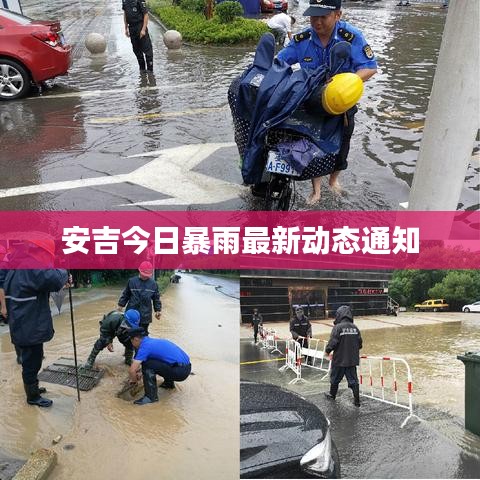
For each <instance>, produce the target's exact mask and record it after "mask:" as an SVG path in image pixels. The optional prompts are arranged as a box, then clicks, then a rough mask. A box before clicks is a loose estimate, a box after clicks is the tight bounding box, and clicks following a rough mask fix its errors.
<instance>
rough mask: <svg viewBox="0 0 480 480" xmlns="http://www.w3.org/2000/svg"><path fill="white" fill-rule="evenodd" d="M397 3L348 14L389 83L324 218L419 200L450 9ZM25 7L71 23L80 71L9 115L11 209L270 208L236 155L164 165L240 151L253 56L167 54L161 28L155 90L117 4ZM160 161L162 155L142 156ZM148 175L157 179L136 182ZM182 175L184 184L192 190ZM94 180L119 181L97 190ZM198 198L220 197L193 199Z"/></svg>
mask: <svg viewBox="0 0 480 480" xmlns="http://www.w3.org/2000/svg"><path fill="white" fill-rule="evenodd" d="M395 3H396V2H395V1H393V0H384V1H381V2H375V3H369V4H363V3H361V4H360V3H352V2H345V6H344V15H345V17H346V19H347V20H348V21H350V22H351V23H353V24H355V25H356V26H358V27H359V28H361V29H362V30H363V32H364V33H365V36H366V38H367V39H368V41H369V43H370V44H371V45H372V47H373V49H374V51H375V53H376V55H377V57H378V61H379V65H380V72H379V73H378V74H377V75H376V76H375V77H374V78H373V79H372V80H371V81H369V82H368V83H367V84H366V90H365V94H364V97H363V99H362V102H361V108H360V112H359V114H358V115H357V127H356V131H355V134H354V138H353V141H352V149H351V153H350V166H349V169H348V170H347V171H346V172H344V173H342V175H341V182H342V184H343V186H344V188H345V193H344V195H342V196H333V195H332V194H331V193H330V192H328V191H327V189H326V188H325V189H324V198H323V200H322V203H321V206H320V208H322V209H348V210H350V209H366V210H375V209H397V208H398V204H399V202H402V201H406V200H407V199H408V193H409V185H410V184H411V181H412V178H413V172H414V167H415V161H416V157H417V154H418V149H419V146H420V140H421V136H422V126H423V121H424V117H425V111H426V108H427V103H428V97H429V94H430V90H431V86H432V79H433V74H434V71H435V64H436V59H437V55H438V50H439V46H440V41H441V36H442V31H443V25H444V21H445V17H446V11H445V10H443V9H441V8H439V5H438V4H437V5H426V4H416V5H412V6H411V7H409V8H397V7H396V6H395ZM305 4H306V0H301V2H300V5H299V6H293V7H292V8H291V13H292V14H294V15H296V16H297V19H298V23H297V29H300V28H301V27H303V26H304V25H305V23H306V19H305V18H303V17H301V12H302V11H303V9H304V8H305ZM23 8H24V12H25V13H26V14H27V15H30V16H32V17H37V18H40V17H41V18H46V17H48V18H53V17H55V18H57V17H58V18H60V19H61V21H62V25H63V29H64V32H65V36H66V38H67V40H68V41H69V42H70V43H72V44H73V45H74V50H73V58H74V63H73V66H72V68H71V70H70V75H69V76H68V77H63V78H59V79H57V80H55V82H54V85H55V86H54V88H52V89H51V90H49V91H47V92H45V94H44V95H43V96H42V97H39V98H38V97H37V98H29V99H24V100H21V101H18V102H13V103H9V104H5V103H3V104H2V105H0V109H1V110H0V134H1V148H0V168H1V170H2V172H3V173H2V176H1V178H0V189H4V190H0V208H1V209H3V210H7V209H39V210H44V209H45V210H52V209H72V210H76V209H93V210H96V209H108V210H110V209H130V208H133V209H139V208H145V209H154V210H155V209H161V208H170V209H171V208H181V209H183V208H188V207H190V206H193V208H208V209H215V208H220V209H251V208H260V207H261V205H259V204H258V203H256V202H255V201H254V200H253V199H252V197H251V196H250V194H248V193H247V192H245V191H244V190H243V189H242V188H239V186H238V185H239V184H240V183H241V178H240V174H239V170H238V153H237V151H236V148H235V147H232V146H226V147H224V148H220V149H217V150H214V149H213V150H212V149H209V148H207V149H206V150H205V151H202V152H200V154H199V155H197V156H196V158H195V159H194V160H189V161H187V159H191V157H192V153H191V151H190V150H186V151H184V150H180V151H178V152H177V153H176V155H177V157H178V158H179V165H172V164H171V163H169V162H168V161H167V160H165V159H164V158H163V157H162V156H161V154H160V153H158V152H159V151H163V150H165V149H168V148H174V147H181V146H184V145H194V144H202V145H204V146H205V145H207V144H211V143H220V144H224V143H225V144H228V143H229V142H232V141H233V131H232V122H231V118H230V114H229V110H228V106H227V99H226V91H227V88H228V85H229V83H230V82H231V80H232V79H233V78H234V77H235V76H236V75H238V74H239V73H240V72H241V71H242V69H243V68H244V67H245V66H246V65H247V64H248V63H249V62H250V61H251V59H252V55H253V49H252V48H248V47H225V48H219V47H207V46H188V47H187V46H185V47H184V48H183V49H182V51H181V52H168V51H167V50H166V48H165V47H164V45H163V42H162V38H161V30H160V28H159V27H158V25H156V24H155V23H154V22H150V26H149V28H150V31H151V36H152V40H153V44H154V54H155V57H154V73H155V80H152V79H150V80H147V79H145V78H141V77H140V76H139V74H138V71H137V65H136V61H135V58H134V56H133V53H132V51H131V46H130V42H129V39H128V38H126V37H125V36H124V34H123V19H122V12H121V5H120V3H119V2H114V3H111V2H106V1H105V0H101V1H100V2H93V1H92V0H82V1H73V2H66V1H65V0H54V1H52V2H46V1H45V0H25V1H24V2H23ZM91 31H96V32H99V33H103V34H104V35H106V36H107V40H108V46H107V54H106V55H100V56H98V57H91V56H90V55H89V54H88V52H87V51H86V50H85V48H84V47H83V42H84V38H85V36H86V35H87V33H89V32H91ZM149 152H157V153H154V154H151V155H150V156H140V157H139V156H133V155H139V154H140V155H141V154H148V153H149ZM155 159H158V161H157V162H156V163H152V164H149V162H152V161H154V160H155ZM478 159H479V157H478V155H477V156H476V157H474V158H473V159H472V162H471V164H470V165H469V167H468V172H467V177H466V182H465V188H464V190H463V193H462V197H461V199H460V203H459V207H460V208H464V209H476V208H478V207H479V205H480V200H479V185H480V180H479V179H480V164H479V163H478V162H479V160H478ZM142 166H146V172H143V171H139V170H138V169H139V168H140V167H142ZM12 167H13V168H12ZM132 172H136V175H135V176H131V175H129V176H127V177H120V175H122V174H124V175H126V174H131V173H132ZM116 175H118V176H119V177H118V178H117V177H115V176H116ZM175 175H177V177H178V178H183V179H184V181H186V183H184V188H182V189H181V191H180V187H177V186H178V185H179V181H176V180H175ZM146 176H148V177H151V178H149V180H150V181H147V180H145V177H146ZM112 177H115V178H114V179H113V180H112ZM92 178H102V179H107V181H105V182H103V180H102V181H100V183H98V182H93V183H92V182H91V181H90V183H89V180H91V179H92ZM72 181H73V182H76V183H62V182H72ZM102 182H103V183H102ZM37 185H45V187H44V188H43V189H42V188H40V189H35V188H33V187H35V186H37ZM199 185H200V186H202V185H209V186H212V188H213V190H214V191H215V192H217V194H216V195H215V196H210V197H208V198H206V196H201V195H196V194H194V193H192V192H193V191H194V190H196V189H198V188H200V187H199ZM176 187H177V188H178V189H177V190H176ZM191 187H198V188H191ZM22 188H23V190H22ZM309 188H310V187H309V185H308V182H303V183H302V184H301V185H299V187H298V189H299V193H300V197H299V198H298V199H297V203H296V207H297V208H300V209H304V208H307V206H306V205H305V204H304V202H303V199H302V197H304V196H305V195H306V194H307V193H308V190H309ZM200 190H201V188H200Z"/></svg>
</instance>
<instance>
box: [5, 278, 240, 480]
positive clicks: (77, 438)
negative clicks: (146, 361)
mask: <svg viewBox="0 0 480 480" xmlns="http://www.w3.org/2000/svg"><path fill="white" fill-rule="evenodd" d="M200 278H201V277H200ZM99 291H101V290H99ZM104 293H105V295H103V296H102V298H101V299H97V300H95V301H94V302H91V303H83V304H82V305H80V306H78V307H77V308H76V309H75V321H76V334H77V351H78V356H79V359H80V361H84V360H85V359H86V357H87V356H88V354H89V352H90V349H91V347H92V345H93V343H94V342H95V340H96V338H98V321H99V320H100V319H101V317H102V315H103V314H104V313H107V312H108V311H110V310H112V309H114V308H115V306H116V303H117V300H118V296H119V294H120V290H118V291H105V292H104ZM74 296H75V292H74ZM162 303H163V309H162V317H161V319H160V320H159V321H158V320H154V321H153V324H152V328H151V329H150V331H151V335H152V336H155V337H162V338H168V339H169V340H172V341H173V342H175V343H176V344H178V345H179V346H180V347H181V348H182V349H184V350H185V351H186V352H187V353H188V354H189V356H190V358H191V361H192V371H193V373H194V375H192V376H190V377H189V378H188V379H187V380H186V381H185V382H181V383H177V388H176V389H175V390H173V391H166V390H163V389H160V391H159V402H158V403H155V404H153V405H149V406H143V407H138V406H135V405H133V404H132V403H131V402H127V401H125V400H122V399H120V398H117V397H116V396H115V393H116V392H117V391H118V390H120V388H121V386H122V383H123V381H124V380H126V378H127V367H126V366H125V365H124V364H123V356H122V354H123V347H122V345H121V344H119V343H118V342H117V341H115V342H114V347H115V351H114V353H109V352H108V351H107V350H103V351H102V352H101V353H100V354H99V356H98V357H97V366H99V367H101V368H105V369H106V373H105V376H104V377H103V379H102V380H101V382H100V384H99V385H98V386H97V387H95V388H94V389H93V390H91V391H89V392H82V393H81V402H80V403H79V404H78V403H77V400H76V392H75V390H74V389H72V388H68V387H64V386H60V385H56V384H45V386H46V387H47V390H48V396H49V398H51V399H53V401H54V405H53V407H52V408H51V409H39V408H32V407H30V406H28V405H27V404H26V403H25V399H24V393H23V387H22V383H21V373H20V372H21V370H20V367H19V366H17V365H16V363H15V355H14V352H13V351H12V350H13V347H12V345H11V344H10V341H9V336H8V334H4V335H2V336H1V337H0V342H1V343H0V363H1V365H2V368H1V369H0V393H1V397H2V409H0V439H1V440H0V448H1V449H2V450H4V451H6V452H7V453H9V454H11V455H13V456H17V457H28V455H29V453H30V452H31V451H32V450H35V449H37V448H40V447H46V448H53V449H54V450H55V451H56V452H57V454H58V465H57V467H56V468H55V470H54V472H53V474H52V475H51V477H49V478H52V479H59V480H60V479H65V478H67V477H68V478H71V479H78V480H80V479H85V478H104V479H106V480H108V479H115V478H128V477H131V478H138V479H145V480H148V479H152V478H160V477H162V478H176V479H189V478H192V476H194V477H195V478H199V479H210V478H218V479H220V478H221V479H229V478H238V448H239V445H238V435H237V432H238V410H239V404H238V401H239V400H238V382H239V376H238V366H237V365H238V364H237V362H238V348H239V347H238V345H239V341H238V308H239V307H238V301H237V300H236V299H234V298H232V297H229V296H226V295H223V294H221V293H219V292H217V291H216V290H215V288H213V287H212V286H209V285H206V284H204V283H201V282H200V281H199V280H198V279H197V278H196V277H195V276H193V275H184V274H182V279H181V281H180V283H179V284H175V285H171V286H170V287H169V288H168V290H167V292H166V293H165V295H163V296H162ZM63 310H64V311H63V313H62V314H61V315H60V316H58V317H56V318H55V330H56V334H55V337H54V339H53V340H52V341H51V342H49V343H48V344H46V345H45V347H46V348H45V356H46V358H45V360H44V366H46V365H48V364H51V363H52V362H53V361H55V360H57V359H58V358H59V357H61V356H66V357H73V351H72V345H71V330H70V314H69V310H68V305H65V306H64V307H63ZM158 380H159V381H161V378H159V379H158ZM139 396H140V394H139ZM57 435H63V439H62V440H61V442H60V443H59V444H58V445H56V446H51V444H52V440H53V439H54V438H55V437H56V436H57Z"/></svg>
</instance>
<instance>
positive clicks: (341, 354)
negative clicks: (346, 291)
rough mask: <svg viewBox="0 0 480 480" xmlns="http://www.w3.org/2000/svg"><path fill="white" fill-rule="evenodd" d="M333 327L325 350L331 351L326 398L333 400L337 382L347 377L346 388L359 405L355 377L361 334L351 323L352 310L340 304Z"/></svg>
mask: <svg viewBox="0 0 480 480" xmlns="http://www.w3.org/2000/svg"><path fill="white" fill-rule="evenodd" d="M333 324H334V327H333V329H332V333H331V335H330V340H329V341H328V344H327V347H326V348H325V352H326V353H327V355H328V354H330V352H332V351H333V358H332V369H331V371H330V393H326V394H325V395H326V396H327V398H329V399H332V400H335V397H336V395H337V392H338V384H339V383H340V382H341V381H342V378H343V377H344V376H345V377H347V382H348V388H351V389H352V392H353V398H354V404H355V405H356V406H357V407H359V406H360V386H359V384H358V377H357V365H359V364H360V349H361V348H362V335H361V334H360V330H359V329H358V327H357V326H356V325H354V323H353V315H352V310H351V309H350V307H348V306H347V305H342V306H341V307H339V308H338V309H337V311H336V312H335V321H334V322H333Z"/></svg>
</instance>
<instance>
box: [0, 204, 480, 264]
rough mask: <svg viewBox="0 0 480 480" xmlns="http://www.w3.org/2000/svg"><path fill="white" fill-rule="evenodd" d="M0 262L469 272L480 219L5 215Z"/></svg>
mask: <svg viewBox="0 0 480 480" xmlns="http://www.w3.org/2000/svg"><path fill="white" fill-rule="evenodd" d="M2 252H3V254H2ZM45 252H47V254H48V255H44V254H45ZM42 253H43V254H42ZM53 253H54V256H52V255H50V254H53ZM2 255H4V256H5V258H4V259H3V262H2V265H3V266H2V268H46V267H50V266H55V267H58V268H70V269H87V268H88V269H125V268H131V269H136V268H137V267H138V265H139V264H140V262H142V261H144V260H148V261H151V262H152V263H153V264H154V267H155V268H157V269H172V268H188V269H247V268H248V269H252V268H255V269H403V268H422V269H429V268H431V269H438V268H443V269H473V268H480V212H477V211H475V212H469V211H468V212H467V211H463V212H409V211H404V212H390V211H389V212H378V211H375V212H364V211H354V212H345V211H340V212H338V211H334V212H332V211H316V212H240V211H202V212H198V211H194V212H177V211H174V212H173V211H172V212H169V211H167V212H165V211H161V212H97V211H95V212H32V211H25V212H24V211H11V212H0V260H1V257H2Z"/></svg>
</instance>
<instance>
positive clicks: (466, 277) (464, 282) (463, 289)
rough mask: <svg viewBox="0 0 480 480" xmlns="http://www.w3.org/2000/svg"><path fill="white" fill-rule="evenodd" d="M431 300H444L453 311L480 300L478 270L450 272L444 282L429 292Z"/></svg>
mask: <svg viewBox="0 0 480 480" xmlns="http://www.w3.org/2000/svg"><path fill="white" fill-rule="evenodd" d="M428 293H429V295H430V297H431V298H444V299H445V300H446V301H447V303H448V304H449V305H450V309H451V310H459V309H461V307H462V306H463V305H465V304H466V303H471V302H474V301H476V300H479V299H480V272H479V271H478V270H450V271H448V273H447V274H446V276H445V277H444V278H443V280H442V281H441V282H439V283H437V284H436V285H435V286H433V287H432V288H430V290H429V291H428Z"/></svg>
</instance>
